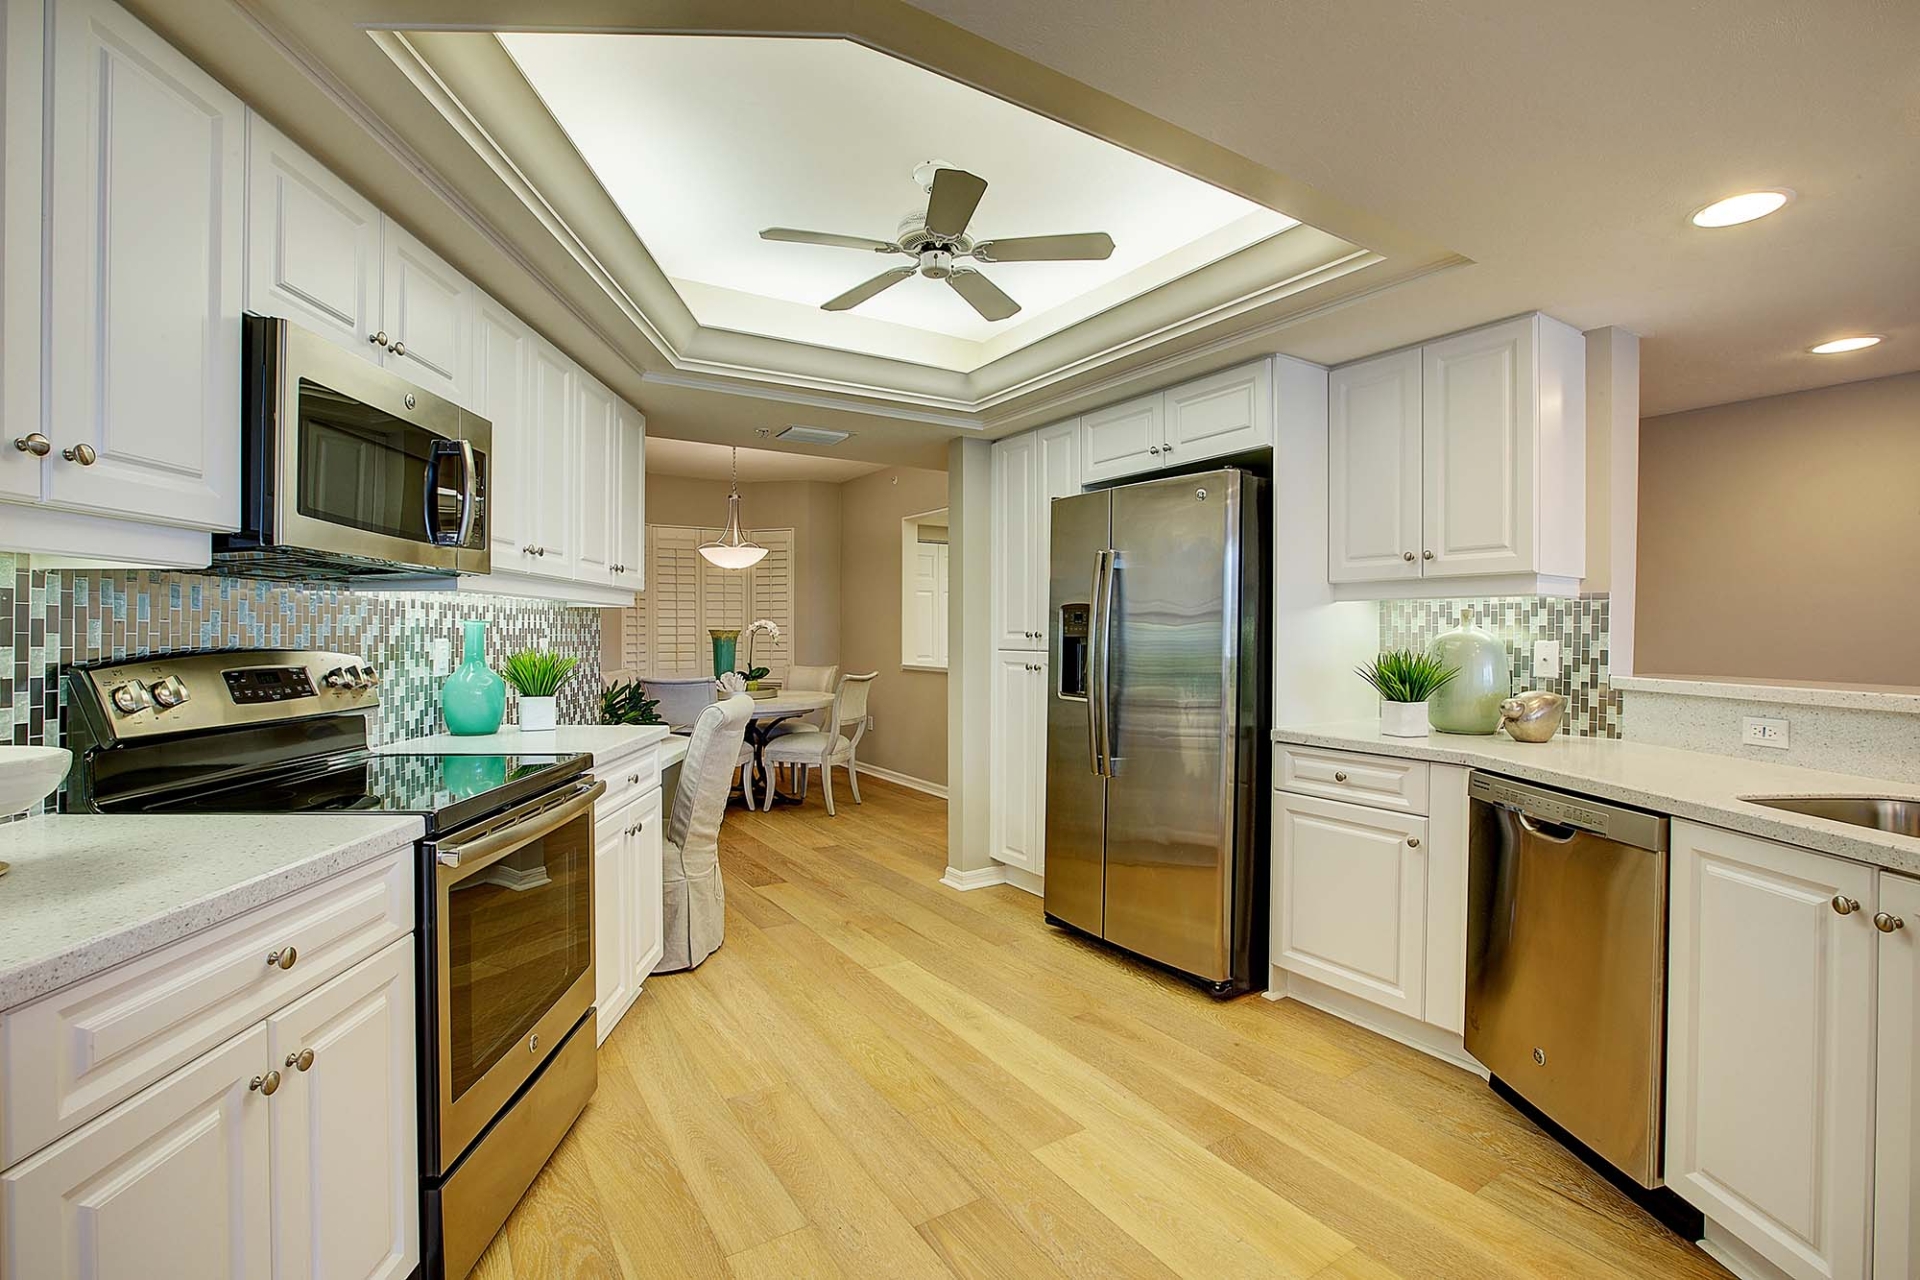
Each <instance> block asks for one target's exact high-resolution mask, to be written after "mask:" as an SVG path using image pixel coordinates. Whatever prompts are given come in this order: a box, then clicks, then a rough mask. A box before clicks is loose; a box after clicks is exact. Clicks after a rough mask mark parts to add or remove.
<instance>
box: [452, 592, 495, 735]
mask: <svg viewBox="0 0 1920 1280" xmlns="http://www.w3.org/2000/svg"><path fill="white" fill-rule="evenodd" d="M460 625H461V626H462V627H463V628H464V629H465V631H466V636H465V638H464V639H463V640H462V641H461V644H460V665H459V667H458V668H456V669H455V670H454V673H453V674H452V675H450V676H448V677H447V682H446V683H445V684H443V685H441V686H440V714H441V716H442V717H443V718H445V720H446V722H447V732H448V733H452V734H457V735H459V736H461V737H472V736H475V735H477V734H483V733H492V732H494V731H495V730H497V729H499V727H500V722H501V721H502V720H504V719H506V718H507V682H506V681H504V680H502V679H501V678H500V677H499V675H498V674H497V673H496V672H495V671H494V670H493V669H492V668H491V667H489V666H487V624H486V623H485V622H483V621H481V620H480V619H479V618H469V619H467V620H466V621H465V622H463V623H461V624H460Z"/></svg>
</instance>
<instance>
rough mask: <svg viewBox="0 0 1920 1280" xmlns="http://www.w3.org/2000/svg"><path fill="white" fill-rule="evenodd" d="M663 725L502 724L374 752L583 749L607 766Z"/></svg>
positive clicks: (656, 737) (660, 733) (661, 734)
mask: <svg viewBox="0 0 1920 1280" xmlns="http://www.w3.org/2000/svg"><path fill="white" fill-rule="evenodd" d="M669 732H670V731H669V730H668V728H667V726H665V725H663V724H563V725H561V726H560V727H559V728H557V729H549V730H546V731H544V732H540V733H528V732H527V731H526V730H524V729H521V728H519V727H518V726H517V725H504V726H502V727H501V729H500V731H499V732H498V733H481V734H473V735H470V736H466V735H456V734H451V733H436V734H434V735H433V736H431V737H427V738H408V739H406V740H405V741H402V742H389V743H386V744H384V745H382V746H380V747H379V748H377V750H379V751H380V752H382V753H383V754H386V755H440V756H535V755H572V754H575V753H576V752H581V751H585V752H588V753H589V754H591V755H592V756H593V758H594V762H595V763H596V764H609V763H611V762H613V761H615V760H618V759H620V758H622V757H623V756H630V755H632V754H633V753H634V752H636V751H638V750H640V749H641V748H642V747H648V746H652V745H653V744H654V743H656V742H659V741H660V740H661V739H662V738H665V737H667V736H668V734H669Z"/></svg>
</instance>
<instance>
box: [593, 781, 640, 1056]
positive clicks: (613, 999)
mask: <svg viewBox="0 0 1920 1280" xmlns="http://www.w3.org/2000/svg"><path fill="white" fill-rule="evenodd" d="M632 822H633V806H631V805H622V806H620V807H619V808H618V809H612V810H608V809H605V808H603V807H600V806H596V807H595V809H594V814H593V968H594V1001H593V1002H594V1004H595V1005H596V1006H597V1007H598V1008H599V1010H600V1016H599V1026H598V1031H599V1037H600V1039H601V1040H602V1041H604V1040H605V1039H606V1038H607V1034H608V1033H609V1032H610V1031H612V1030H613V1028H614V1025H615V1024H616V1023H618V1022H619V1021H620V1015H621V1014H622V1013H624V1012H626V1008H627V1005H628V1004H629V1003H631V1002H632V1000H633V960H632V952H631V951H629V950H628V947H629V944H630V943H631V941H632V937H633V931H632V929H631V928H630V927H629V926H628V924H627V921H628V919H629V918H630V917H631V915H632V911H633V859H632V857H631V856H630V855H631V852H632V850H631V844H632V842H631V841H630V840H629V838H628V837H627V834H626V830H627V827H628V826H630V825H632Z"/></svg>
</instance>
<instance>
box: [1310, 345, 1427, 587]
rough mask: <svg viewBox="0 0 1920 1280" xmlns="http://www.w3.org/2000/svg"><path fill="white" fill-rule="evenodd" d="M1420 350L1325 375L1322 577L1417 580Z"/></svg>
mask: <svg viewBox="0 0 1920 1280" xmlns="http://www.w3.org/2000/svg"><path fill="white" fill-rule="evenodd" d="M1420 379H1421V373H1420V351H1419V349H1418V348H1415V349H1413V350H1411V351H1395V352H1393V353H1391V354H1389V355H1384V356H1377V357H1375V358H1374V359H1372V360H1363V361H1361V362H1360V363H1358V364H1350V365H1347V366H1345V367H1344V368H1339V369H1335V370H1333V371H1332V373H1330V374H1329V375H1328V376H1327V580H1328V581H1329V582H1378V581H1382V580H1387V579H1394V578H1418V577H1419V576H1420V567H1421V563H1422V561H1421V559H1420V552H1421V549H1422V546H1423V543H1422V537H1423V534H1422V532H1421V525H1420V491H1421V479H1420V469H1421V466H1422V462H1421V441H1420V437H1421V423H1420Z"/></svg>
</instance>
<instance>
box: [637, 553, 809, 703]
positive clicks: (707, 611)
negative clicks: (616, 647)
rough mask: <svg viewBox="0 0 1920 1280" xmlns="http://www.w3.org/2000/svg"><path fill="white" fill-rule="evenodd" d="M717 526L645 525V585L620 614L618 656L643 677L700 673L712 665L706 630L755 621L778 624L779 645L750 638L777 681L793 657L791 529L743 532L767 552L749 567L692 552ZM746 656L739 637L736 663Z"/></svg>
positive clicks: (755, 655) (744, 625) (760, 661)
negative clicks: (717, 562) (721, 564)
mask: <svg viewBox="0 0 1920 1280" xmlns="http://www.w3.org/2000/svg"><path fill="white" fill-rule="evenodd" d="M719 536H720V531H719V530H717V529H689V528H686V527H685V526H682V525H663V524H656V525H649V526H647V587H646V590H644V591H641V592H639V593H638V594H637V595H636V596H635V597H634V605H635V607H634V608H633V609H630V610H627V611H626V613H625V615H624V616H623V618H622V622H623V631H622V636H621V640H622V645H621V660H622V662H623V663H625V664H626V666H627V668H628V669H629V670H631V671H634V672H636V673H639V674H642V675H676V674H678V675H694V674H702V675H703V674H705V673H706V672H707V671H708V670H710V669H711V667H712V665H713V646H712V641H711V639H710V637H709V636H708V632H709V631H711V630H713V629H715V628H722V627H734V628H737V629H739V630H740V631H742V632H744V631H745V630H746V629H747V626H748V625H749V624H750V623H752V622H754V621H755V620H757V619H760V618H771V619H773V621H774V623H775V625H777V626H778V627H779V628H780V642H779V643H778V644H772V643H769V642H768V641H767V639H766V637H765V636H761V637H758V638H756V640H755V642H754V646H753V660H754V662H755V663H756V664H757V665H759V666H764V667H766V668H767V670H768V674H769V677H770V678H772V679H775V680H784V679H785V678H786V674H787V668H788V666H790V665H791V663H792V660H793V656H792V655H793V603H794V587H793V530H791V529H755V530H751V531H749V532H748V534H747V536H748V537H749V538H752V539H753V540H754V541H755V542H758V543H759V544H760V545H762V546H764V547H765V548H766V549H767V554H766V556H765V558H763V559H762V560H761V561H760V563H759V564H757V565H755V566H753V568H751V569H721V568H718V567H717V566H715V565H713V564H710V563H708V561H707V559H706V557H704V556H702V555H701V554H700V551H699V547H700V544H701V543H702V542H709V541H711V540H713V539H714V538H717V537H719ZM746 658H747V653H746V644H745V640H744V637H743V639H742V642H741V647H740V651H739V661H740V662H741V663H742V664H743V666H744V664H745V662H746Z"/></svg>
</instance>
